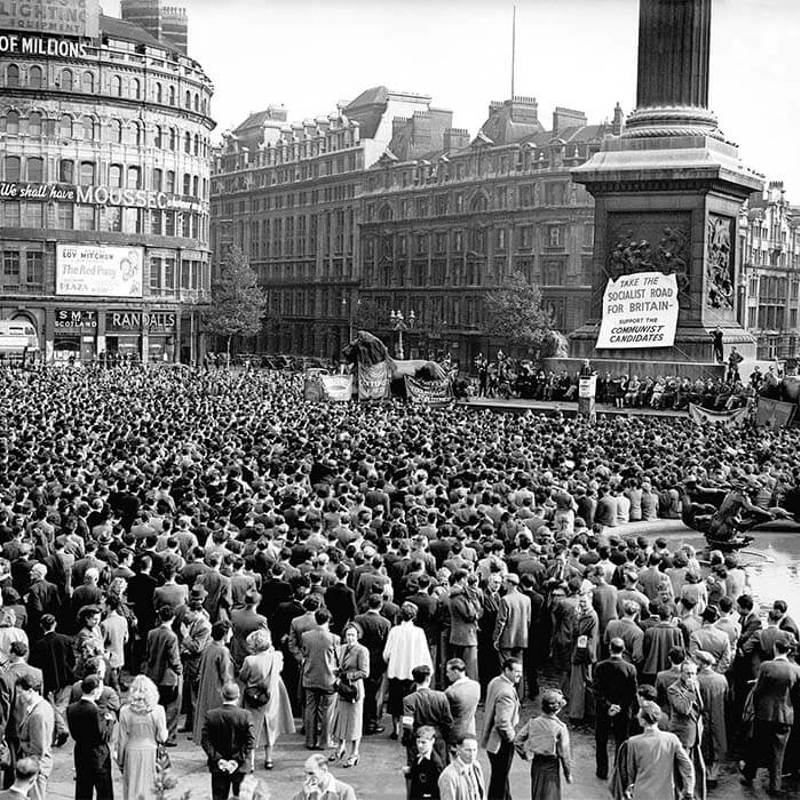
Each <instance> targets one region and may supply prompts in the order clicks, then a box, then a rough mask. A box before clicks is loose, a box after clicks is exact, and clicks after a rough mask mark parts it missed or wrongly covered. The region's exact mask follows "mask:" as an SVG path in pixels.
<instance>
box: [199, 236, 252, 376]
mask: <svg viewBox="0 0 800 800" xmlns="http://www.w3.org/2000/svg"><path fill="white" fill-rule="evenodd" d="M266 304H267V300H266V298H265V297H264V293H263V292H262V291H261V289H260V288H259V287H258V278H257V276H256V273H255V272H253V270H252V269H251V268H250V263H249V261H248V260H247V256H246V255H245V254H244V253H243V252H242V251H241V249H240V248H238V247H231V249H230V250H229V251H228V255H227V256H226V257H225V260H224V261H223V262H222V267H221V269H220V276H219V280H218V281H217V282H216V283H215V284H214V285H213V286H212V287H211V306H210V307H209V309H208V311H206V313H205V314H204V316H203V326H204V328H205V330H206V332H207V333H210V334H212V335H214V336H220V337H223V338H224V339H225V340H226V352H227V355H228V363H230V359H231V341H232V339H233V337H234V336H255V335H257V334H258V333H259V331H260V330H261V318H262V317H263V316H264V310H265V308H266Z"/></svg>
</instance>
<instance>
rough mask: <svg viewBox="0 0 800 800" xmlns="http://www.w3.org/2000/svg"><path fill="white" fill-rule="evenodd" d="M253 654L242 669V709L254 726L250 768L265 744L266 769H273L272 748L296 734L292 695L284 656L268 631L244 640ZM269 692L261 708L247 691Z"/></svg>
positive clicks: (252, 768)
mask: <svg viewBox="0 0 800 800" xmlns="http://www.w3.org/2000/svg"><path fill="white" fill-rule="evenodd" d="M245 641H246V643H247V648H248V650H250V653H251V655H249V656H246V657H245V659H244V661H243V662H242V668H241V669H240V670H239V682H240V683H241V684H242V708H244V710H245V711H246V712H247V716H248V717H250V722H251V723H252V725H253V736H254V744H253V749H252V750H251V751H250V768H251V770H254V769H255V760H256V750H257V749H258V747H259V745H261V744H263V745H264V769H272V766H273V764H272V748H273V747H274V745H275V742H277V741H278V737H279V736H280V735H281V734H282V733H294V719H293V718H292V706H291V703H290V701H289V693H288V692H287V691H286V686H284V683H283V679H282V678H281V672H282V670H283V653H280V652H279V651H277V650H276V649H275V648H274V647H273V646H272V636H271V635H270V632H269V631H268V630H266V629H259V630H256V631H253V632H252V633H251V634H250V635H249V636H248V637H247V639H246V640H245ZM249 687H250V688H254V689H266V692H267V695H268V696H269V699H268V700H267V702H266V703H263V704H261V705H259V704H256V703H254V702H252V701H251V700H249V699H248V697H247V689H248V688H249Z"/></svg>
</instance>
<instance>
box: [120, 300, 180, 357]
mask: <svg viewBox="0 0 800 800" xmlns="http://www.w3.org/2000/svg"><path fill="white" fill-rule="evenodd" d="M176 330H177V314H176V313H175V312H174V311H129V310H121V311H109V312H107V313H106V349H107V351H108V354H109V355H110V356H111V357H112V358H114V357H116V358H126V359H131V358H132V359H134V360H139V359H141V360H142V361H161V362H165V361H166V362H171V361H174V360H175V337H176Z"/></svg>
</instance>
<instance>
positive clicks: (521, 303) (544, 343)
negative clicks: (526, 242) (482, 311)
mask: <svg viewBox="0 0 800 800" xmlns="http://www.w3.org/2000/svg"><path fill="white" fill-rule="evenodd" d="M486 304H487V306H488V311H489V330H488V332H489V333H491V334H494V335H495V336H501V337H503V338H504V339H506V341H508V343H509V344H510V345H516V346H519V347H527V348H532V349H535V350H537V351H539V353H540V355H543V356H547V355H551V354H552V352H554V351H555V350H556V349H557V347H558V342H559V340H560V339H563V337H561V335H560V334H559V333H558V331H556V330H555V329H554V328H553V319H552V316H551V315H550V314H549V313H548V312H547V311H545V310H544V309H543V308H542V293H541V291H540V290H539V287H538V286H537V285H536V284H535V283H531V282H530V281H528V279H527V278H526V277H525V276H524V275H523V274H522V273H521V272H518V271H514V272H512V273H511V274H510V275H509V276H508V277H507V278H506V280H505V282H504V283H503V284H502V285H501V286H499V287H498V288H497V289H495V290H494V291H493V292H491V293H490V294H489V295H488V296H487V298H486Z"/></svg>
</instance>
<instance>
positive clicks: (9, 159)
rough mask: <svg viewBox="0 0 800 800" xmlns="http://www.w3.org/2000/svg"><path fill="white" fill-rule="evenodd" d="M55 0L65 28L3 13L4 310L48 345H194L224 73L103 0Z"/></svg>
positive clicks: (88, 354) (87, 351)
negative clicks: (107, 8) (217, 76)
mask: <svg viewBox="0 0 800 800" xmlns="http://www.w3.org/2000/svg"><path fill="white" fill-rule="evenodd" d="M53 5H58V7H59V9H60V11H59V13H61V14H62V15H63V19H62V21H61V22H60V23H59V25H58V26H56V27H55V29H53V30H52V31H51V30H48V29H47V27H46V26H42V27H41V29H39V30H36V29H31V28H30V27H14V26H15V25H17V24H19V25H20V26H22V25H24V24H27V23H25V22H24V21H21V20H17V19H15V18H13V17H0V26H2V28H3V30H2V32H0V142H2V148H1V149H2V154H0V201H1V202H0V219H1V220H2V229H0V260H2V273H1V274H0V281H2V284H1V285H2V294H0V318H5V319H9V318H10V319H14V318H22V319H26V320H28V321H30V322H31V323H33V325H34V327H35V328H36V331H37V335H38V338H39V346H40V349H41V351H42V352H43V353H44V354H45V356H46V357H47V358H48V359H53V358H55V359H66V358H69V357H75V358H78V359H84V360H88V359H92V358H95V357H97V356H98V355H99V354H101V353H102V352H103V351H108V352H113V351H117V352H119V353H130V354H135V355H136V356H138V357H141V358H143V359H149V360H173V359H175V360H177V359H178V358H179V357H182V358H184V359H186V360H188V359H190V358H193V357H196V356H197V355H198V347H199V341H200V338H199V337H200V334H199V313H198V309H199V307H200V304H202V303H204V302H206V301H207V300H208V297H209V287H210V267H209V257H208V256H209V253H208V244H207V243H208V228H209V221H208V220H209V199H208V198H209V156H210V143H209V134H210V132H211V130H212V128H213V127H214V123H213V121H212V120H211V117H210V110H209V105H210V100H211V95H212V93H213V86H212V84H211V81H210V80H209V78H208V77H207V75H206V74H205V72H204V71H203V69H202V67H201V66H200V64H198V63H197V62H196V61H194V60H193V59H191V58H189V57H187V56H185V55H183V54H181V53H180V52H178V50H177V49H176V48H175V47H174V46H173V45H171V44H169V43H166V42H164V41H161V40H159V39H156V38H154V37H153V36H151V35H150V34H148V33H147V32H145V31H144V30H143V29H141V28H139V27H138V26H135V25H133V24H131V23H129V22H124V21H122V20H119V19H115V18H112V17H108V16H104V15H102V14H100V13H99V10H98V9H97V7H96V3H93V2H92V0H69V2H68V1H66V0H64V1H62V0H59V2H58V3H57V4H55V3H54V4H53ZM71 12H74V13H71Z"/></svg>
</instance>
